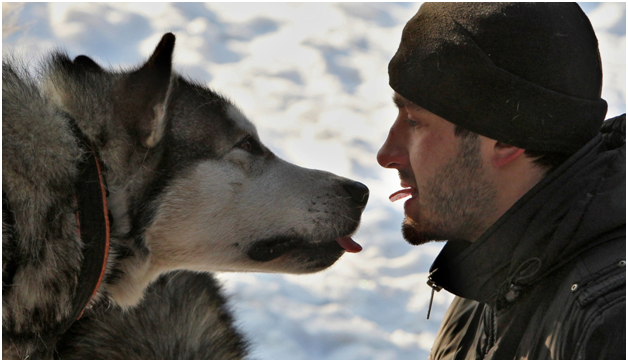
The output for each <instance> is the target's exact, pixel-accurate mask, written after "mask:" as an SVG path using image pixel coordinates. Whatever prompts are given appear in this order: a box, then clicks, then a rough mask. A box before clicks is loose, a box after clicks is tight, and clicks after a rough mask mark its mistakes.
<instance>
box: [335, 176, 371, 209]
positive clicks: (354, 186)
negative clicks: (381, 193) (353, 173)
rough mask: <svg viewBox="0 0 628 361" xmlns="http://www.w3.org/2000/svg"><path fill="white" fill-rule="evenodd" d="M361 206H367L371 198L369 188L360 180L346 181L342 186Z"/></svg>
mask: <svg viewBox="0 0 628 361" xmlns="http://www.w3.org/2000/svg"><path fill="white" fill-rule="evenodd" d="M342 187H343V188H344V189H345V190H346V191H347V192H348V193H349V194H350V195H351V198H353V200H354V201H356V202H357V203H358V204H359V205H360V206H362V207H363V206H366V202H367V201H368V200H369V189H368V187H367V186H365V185H364V184H362V183H360V182H351V183H346V184H344V185H343V186H342Z"/></svg>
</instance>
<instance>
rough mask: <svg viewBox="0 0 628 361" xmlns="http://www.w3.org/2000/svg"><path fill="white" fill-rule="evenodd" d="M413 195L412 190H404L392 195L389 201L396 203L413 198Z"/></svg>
mask: <svg viewBox="0 0 628 361" xmlns="http://www.w3.org/2000/svg"><path fill="white" fill-rule="evenodd" d="M412 193H413V190H412V188H404V189H401V190H398V191H396V192H395V193H393V194H391V195H390V197H388V199H390V201H391V202H396V201H398V200H400V199H404V198H406V197H410V196H412Z"/></svg>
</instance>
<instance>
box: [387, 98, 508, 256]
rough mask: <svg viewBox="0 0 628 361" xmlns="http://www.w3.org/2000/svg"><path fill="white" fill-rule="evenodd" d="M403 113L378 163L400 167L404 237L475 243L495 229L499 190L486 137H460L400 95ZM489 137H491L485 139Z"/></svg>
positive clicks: (413, 241) (415, 240)
mask: <svg viewBox="0 0 628 361" xmlns="http://www.w3.org/2000/svg"><path fill="white" fill-rule="evenodd" d="M394 101H395V104H396V105H397V107H398V109H399V115H398V116H397V119H396V120H395V123H394V124H393V126H392V128H391V129H390V132H389V134H388V138H387V139H386V142H385V143H384V145H383V146H382V148H381V149H380V150H379V153H378V155H377V161H378V162H379V164H380V165H381V166H382V167H385V168H392V169H397V171H398V172H399V178H400V179H401V186H402V187H403V188H405V189H406V190H405V191H402V192H400V193H401V195H411V196H412V198H410V199H408V200H407V201H406V202H405V206H404V208H405V214H406V218H405V220H404V223H403V226H402V230H403V235H404V238H405V239H406V240H407V241H408V242H409V243H411V244H414V245H419V244H422V243H425V242H428V241H430V240H450V239H463V240H468V241H475V240H476V239H477V238H478V237H479V236H480V235H481V234H482V233H483V232H484V230H486V229H487V228H488V226H490V221H489V219H491V215H492V214H493V213H494V212H495V209H496V207H495V202H496V190H495V186H494V184H493V182H492V180H491V177H490V175H489V172H488V171H487V170H486V169H487V167H485V164H484V163H485V162H484V160H483V157H482V146H483V144H484V142H483V141H482V138H483V137H482V136H477V135H468V136H457V135H455V132H454V130H455V126H454V124H452V123H450V122H448V121H446V120H445V119H443V118H441V117H439V116H437V115H435V114H433V113H431V112H429V111H427V110H425V109H423V108H421V107H419V106H417V105H415V104H413V103H411V102H409V101H408V100H406V99H404V98H403V97H401V96H400V95H399V94H395V97H394ZM485 139H488V138H485Z"/></svg>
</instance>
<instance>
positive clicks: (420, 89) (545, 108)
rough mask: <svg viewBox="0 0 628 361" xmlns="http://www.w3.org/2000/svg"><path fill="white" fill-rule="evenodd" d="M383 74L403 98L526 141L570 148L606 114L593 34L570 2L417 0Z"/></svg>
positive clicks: (469, 125) (528, 145)
mask: <svg viewBox="0 0 628 361" xmlns="http://www.w3.org/2000/svg"><path fill="white" fill-rule="evenodd" d="M388 73H389V76H390V86H391V87H392V88H393V89H394V90H395V91H396V92H397V93H399V94H400V95H402V96H403V97H404V98H406V99H408V100H410V101H412V102H414V103H416V104H417V105H419V106H421V107H423V108H425V109H427V110H429V111H430V112H432V113H434V114H436V115H438V116H440V117H442V118H444V119H447V120H448V121H450V122H452V123H454V124H457V125H460V126H462V127H464V128H466V129H468V130H470V131H472V132H475V133H478V134H481V135H484V136H486V137H489V138H492V139H495V140H499V141H501V142H504V143H507V144H511V145H514V146H517V147H519V148H524V149H529V150H538V151H551V152H561V153H567V154H570V153H573V152H575V151H576V150H577V149H579V148H580V147H582V146H583V145H584V144H585V143H587V142H588V141H589V140H590V139H592V138H593V137H594V136H595V135H596V134H597V133H598V132H599V128H600V126H601V123H602V121H603V120H604V117H605V115H606V109H607V104H606V102H605V101H604V100H603V99H601V97H600V95H601V91H602V65H601V61H600V54H599V50H598V44H597V38H596V37H595V33H594V31H593V28H592V27H591V23H590V22H589V19H588V18H587V16H586V15H585V14H584V12H583V11H582V10H581V9H580V7H579V6H578V5H577V4H575V3H425V4H423V6H421V8H420V9H419V12H418V13H417V14H416V15H415V16H414V17H413V18H412V19H411V20H410V21H409V22H408V23H407V24H406V26H405V28H404V30H403V35H402V38H401V44H400V46H399V50H397V53H396V54H395V56H394V57H393V59H392V60H391V61H390V64H389V65H388Z"/></svg>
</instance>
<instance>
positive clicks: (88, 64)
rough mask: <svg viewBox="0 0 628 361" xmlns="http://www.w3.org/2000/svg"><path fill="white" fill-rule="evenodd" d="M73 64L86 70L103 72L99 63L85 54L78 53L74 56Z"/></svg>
mask: <svg viewBox="0 0 628 361" xmlns="http://www.w3.org/2000/svg"><path fill="white" fill-rule="evenodd" d="M74 65H76V66H77V67H79V68H81V69H83V70H86V71H93V72H97V73H104V72H105V71H104V70H103V68H101V67H100V65H98V64H97V63H96V62H95V61H93V60H92V59H91V58H90V57H88V56H85V55H79V56H77V57H76V58H74Z"/></svg>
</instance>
